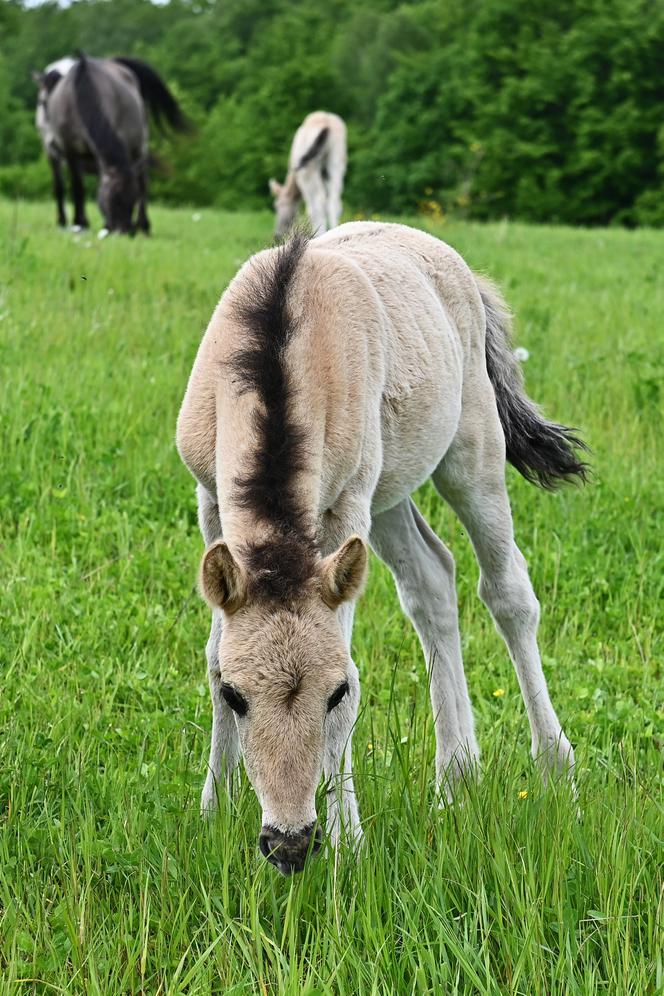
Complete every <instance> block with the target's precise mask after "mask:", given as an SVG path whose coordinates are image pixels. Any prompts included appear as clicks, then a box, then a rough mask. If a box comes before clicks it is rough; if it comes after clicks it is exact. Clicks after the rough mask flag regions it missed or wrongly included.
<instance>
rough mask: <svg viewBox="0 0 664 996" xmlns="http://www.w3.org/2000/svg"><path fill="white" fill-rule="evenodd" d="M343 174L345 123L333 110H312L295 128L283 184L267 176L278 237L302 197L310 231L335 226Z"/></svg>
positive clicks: (282, 233)
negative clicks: (331, 112) (272, 198)
mask: <svg viewBox="0 0 664 996" xmlns="http://www.w3.org/2000/svg"><path fill="white" fill-rule="evenodd" d="M345 175H346V125H345V124H344V122H343V121H342V120H341V118H340V117H339V116H338V115H337V114H330V113H329V112H328V111H314V112H313V114H308V115H307V117H306V118H305V119H304V121H303V122H302V124H301V125H300V127H299V128H298V129H297V131H296V132H295V137H294V138H293V144H292V145H291V150H290V156H289V157H288V174H287V176H286V179H285V180H284V182H283V184H281V183H277V181H276V180H274V179H272V180H270V184H269V186H270V193H271V194H272V196H273V197H274V209H275V211H276V214H277V219H276V225H275V235H276V236H277V238H282V237H283V236H284V235H286V233H287V232H288V229H289V228H290V226H291V224H292V223H293V221H294V220H295V216H296V214H297V209H298V207H299V206H300V201H301V200H302V198H304V203H305V206H306V209H307V214H308V216H309V220H310V221H311V227H312V229H313V232H314V235H320V233H321V232H325V231H327V229H328V228H336V226H337V225H338V224H339V219H340V218H341V192H342V190H343V185H344V176H345Z"/></svg>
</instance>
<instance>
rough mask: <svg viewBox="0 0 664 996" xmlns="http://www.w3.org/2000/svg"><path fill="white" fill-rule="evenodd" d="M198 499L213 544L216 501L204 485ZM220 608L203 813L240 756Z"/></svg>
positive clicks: (211, 668)
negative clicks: (223, 665)
mask: <svg viewBox="0 0 664 996" xmlns="http://www.w3.org/2000/svg"><path fill="white" fill-rule="evenodd" d="M196 497H197V498H198V524H199V526H200V529H201V533H202V534H203V539H204V540H205V545H206V546H210V544H211V543H214V541H215V540H217V539H219V538H220V537H221V522H220V519H219V508H218V506H217V503H216V501H215V500H214V498H213V497H212V496H211V495H210V493H209V492H208V491H207V489H206V488H204V487H203V485H202V484H199V485H198V486H197V488H196ZM221 624H222V621H221V611H220V610H219V609H213V611H212V628H211V629H210V638H209V640H208V642H207V647H206V648H205V656H206V658H207V666H208V682H209V685H210V695H211V697H212V740H211V743H210V760H209V763H208V771H207V777H206V779H205V785H204V786H203V792H202V795H201V812H203V813H211V812H213V811H214V810H215V809H216V808H217V791H218V789H220V788H221V786H222V783H224V782H225V786H226V788H227V789H230V783H231V778H232V775H233V771H234V769H235V767H236V765H237V763H238V760H239V757H240V745H239V740H238V735H237V727H236V725H235V720H234V718H233V713H232V710H231V709H230V707H229V706H228V705H227V704H226V702H225V701H224V699H223V697H222V694H221V678H220V676H219V640H220V639H221Z"/></svg>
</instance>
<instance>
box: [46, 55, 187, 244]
mask: <svg viewBox="0 0 664 996" xmlns="http://www.w3.org/2000/svg"><path fill="white" fill-rule="evenodd" d="M35 79H36V80H37V82H38V84H39V95H38V99H37V118H36V120H37V127H38V128H39V131H40V134H41V136H42V141H43V143H44V149H45V151H46V155H47V156H48V160H49V163H50V166H51V170H52V172H53V192H54V195H55V200H56V205H57V212H58V224H59V225H65V224H66V216H65V208H64V194H65V188H64V179H63V164H64V163H66V164H67V166H68V167H69V172H70V174H71V187H72V199H73V202H74V225H75V226H76V227H80V228H87V227H88V220H87V217H86V214H85V188H84V184H83V176H84V174H85V173H86V172H92V173H97V174H98V175H99V190H98V203H99V207H100V210H101V212H102V214H103V216H104V220H105V225H106V228H107V229H108V230H109V231H115V232H127V233H133V232H134V231H136V229H138V230H139V231H142V232H146V233H147V232H149V231H150V222H149V220H148V215H147V197H148V122H147V109H146V107H147V108H149V109H150V110H151V111H152V112H153V115H154V117H155V120H156V121H157V123H158V124H161V123H162V121H163V120H164V119H165V120H166V122H167V123H168V124H169V125H171V126H172V127H173V128H174V129H176V130H180V131H184V130H186V128H187V122H186V120H185V118H184V117H183V115H182V112H181V111H180V108H179V106H178V104H177V101H176V100H175V98H174V97H173V95H172V94H171V92H170V91H169V90H168V88H167V87H166V85H165V84H164V83H163V81H162V80H161V79H160V77H159V76H158V75H157V73H156V72H155V71H154V69H152V68H151V67H150V66H148V65H147V63H144V62H141V61H139V60H138V59H125V58H115V59H92V58H89V57H88V56H86V55H84V54H82V53H81V54H80V55H79V57H78V58H77V59H76V60H68V59H61V60H60V61H59V62H57V63H54V64H52V65H51V66H49V67H47V69H46V71H45V72H43V73H38V74H35ZM136 209H137V213H136V219H135V220H134V212H135V211H136Z"/></svg>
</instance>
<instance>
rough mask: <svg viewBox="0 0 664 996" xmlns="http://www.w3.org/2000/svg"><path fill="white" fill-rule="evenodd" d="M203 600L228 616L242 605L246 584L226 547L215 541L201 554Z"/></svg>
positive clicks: (240, 570)
mask: <svg viewBox="0 0 664 996" xmlns="http://www.w3.org/2000/svg"><path fill="white" fill-rule="evenodd" d="M200 588H201V592H202V594H203V598H204V599H205V601H206V602H207V603H208V605H209V606H210V607H211V608H213V609H223V610H224V612H227V613H228V614H229V615H232V614H233V612H237V610H238V609H239V608H240V607H241V606H242V605H243V604H244V602H245V599H246V597H247V584H246V580H245V577H244V574H243V572H242V569H241V568H240V567H238V565H237V564H236V562H235V560H234V559H233V554H232V553H231V551H230V550H229V549H228V545H227V544H226V543H224V541H223V540H217V542H216V543H213V544H212V546H211V547H208V549H207V550H206V551H205V553H204V554H203V560H202V562H201V572H200Z"/></svg>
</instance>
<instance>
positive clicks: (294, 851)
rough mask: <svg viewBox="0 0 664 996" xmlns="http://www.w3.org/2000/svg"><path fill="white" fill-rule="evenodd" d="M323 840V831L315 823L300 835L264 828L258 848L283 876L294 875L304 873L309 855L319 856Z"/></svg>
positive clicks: (300, 832) (299, 833)
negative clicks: (294, 873)
mask: <svg viewBox="0 0 664 996" xmlns="http://www.w3.org/2000/svg"><path fill="white" fill-rule="evenodd" d="M322 840H323V831H322V830H321V828H320V827H319V826H316V825H315V824H314V823H312V824H311V825H310V826H308V827H304V828H303V829H302V830H300V831H299V832H298V833H282V832H281V830H275V829H274V827H263V828H262V829H261V832H260V837H259V838H258V846H259V847H260V849H261V854H263V855H264V857H266V858H267V860H268V861H269V862H270V864H272V865H274V867H275V868H278V869H279V871H280V872H281V873H282V875H292V873H293V872H299V871H302V869H303V868H304V862H305V861H306V860H307V856H308V855H309V854H312V855H313V854H318V852H319V851H320V848H321V842H322Z"/></svg>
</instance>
